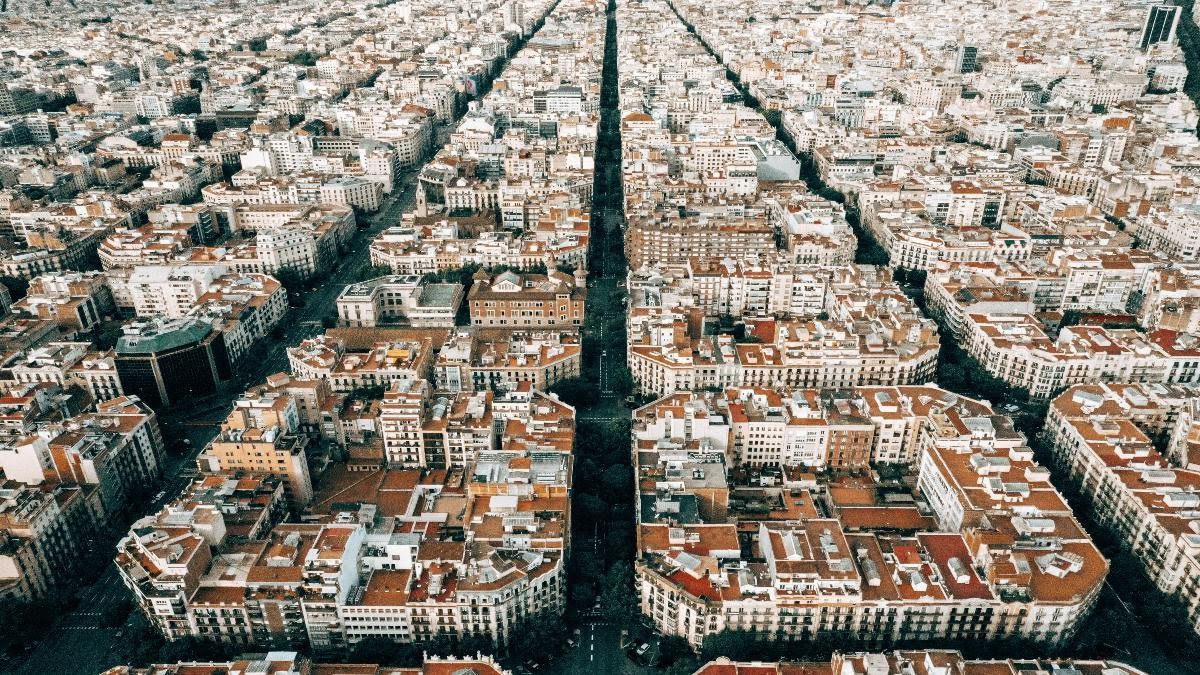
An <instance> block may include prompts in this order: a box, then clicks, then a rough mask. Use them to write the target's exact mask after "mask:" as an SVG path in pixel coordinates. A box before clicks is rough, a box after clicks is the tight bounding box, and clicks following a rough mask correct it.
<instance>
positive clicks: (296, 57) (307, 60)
mask: <svg viewBox="0 0 1200 675" xmlns="http://www.w3.org/2000/svg"><path fill="white" fill-rule="evenodd" d="M287 60H288V63H291V64H295V65H297V66H308V67H312V66H315V65H317V55H316V54H314V53H312V52H309V51H303V52H296V53H295V54H292V55H291V56H289V57H288V59H287Z"/></svg>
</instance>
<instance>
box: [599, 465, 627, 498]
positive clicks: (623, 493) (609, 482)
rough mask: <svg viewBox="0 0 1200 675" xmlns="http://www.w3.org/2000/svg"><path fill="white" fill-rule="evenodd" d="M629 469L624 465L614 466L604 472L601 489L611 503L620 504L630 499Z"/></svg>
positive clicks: (601, 478) (601, 477)
mask: <svg viewBox="0 0 1200 675" xmlns="http://www.w3.org/2000/svg"><path fill="white" fill-rule="evenodd" d="M630 481H631V479H630V474H629V467H628V466H626V465H624V464H614V465H612V466H610V467H608V468H607V469H605V470H604V473H603V474H602V475H601V476H600V489H601V490H603V491H604V492H603V494H604V495H605V497H606V498H607V499H608V501H610V502H614V503H618V502H623V501H626V500H627V499H628V498H629V488H630V486H631V485H632V483H631V482H630Z"/></svg>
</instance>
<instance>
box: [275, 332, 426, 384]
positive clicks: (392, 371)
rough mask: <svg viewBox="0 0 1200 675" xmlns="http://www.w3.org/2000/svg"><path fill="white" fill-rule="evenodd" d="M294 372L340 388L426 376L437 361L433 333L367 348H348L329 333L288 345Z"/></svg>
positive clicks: (305, 377) (289, 358)
mask: <svg viewBox="0 0 1200 675" xmlns="http://www.w3.org/2000/svg"><path fill="white" fill-rule="evenodd" d="M287 354H288V362H289V364H290V365H291V371H292V374H293V375H295V376H296V377H298V378H301V379H305V380H328V381H329V384H330V387H331V388H332V389H333V391H336V392H351V391H354V390H355V389H364V388H371V387H382V388H384V389H387V388H388V387H389V386H390V385H391V384H392V383H393V382H397V381H403V380H419V379H424V378H426V377H427V375H428V374H429V372H430V369H431V367H432V365H433V341H432V339H431V338H429V337H427V336H426V337H421V338H417V339H412V340H394V341H390V342H378V343H375V344H374V345H373V346H372V347H371V348H370V349H369V350H366V351H348V350H347V349H346V348H345V343H344V342H342V341H341V340H338V339H336V338H332V337H330V336H328V335H322V336H320V337H315V338H310V339H308V340H304V341H303V342H301V343H300V344H299V345H297V346H295V347H288V350H287Z"/></svg>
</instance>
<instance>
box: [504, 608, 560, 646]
mask: <svg viewBox="0 0 1200 675" xmlns="http://www.w3.org/2000/svg"><path fill="white" fill-rule="evenodd" d="M566 641H567V627H566V625H565V624H563V622H562V621H561V620H559V618H558V617H557V616H555V615H554V614H552V613H550V612H543V613H541V614H535V615H533V616H531V617H528V618H526V619H524V620H523V621H520V622H519V623H518V624H517V625H516V626H514V627H513V631H512V637H511V638H509V641H508V650H509V653H510V654H515V655H520V656H525V655H530V654H545V653H546V652H547V650H548V649H556V648H560V645H562V644H563V643H564V642H566Z"/></svg>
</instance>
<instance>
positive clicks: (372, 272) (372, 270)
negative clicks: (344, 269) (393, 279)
mask: <svg viewBox="0 0 1200 675" xmlns="http://www.w3.org/2000/svg"><path fill="white" fill-rule="evenodd" d="M391 273H392V268H391V267H390V266H388V265H372V264H370V263H367V264H366V265H363V266H362V267H360V268H358V271H357V272H355V273H354V279H355V281H368V280H370V279H377V278H379V277H385V276H387V275H389V274H391Z"/></svg>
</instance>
